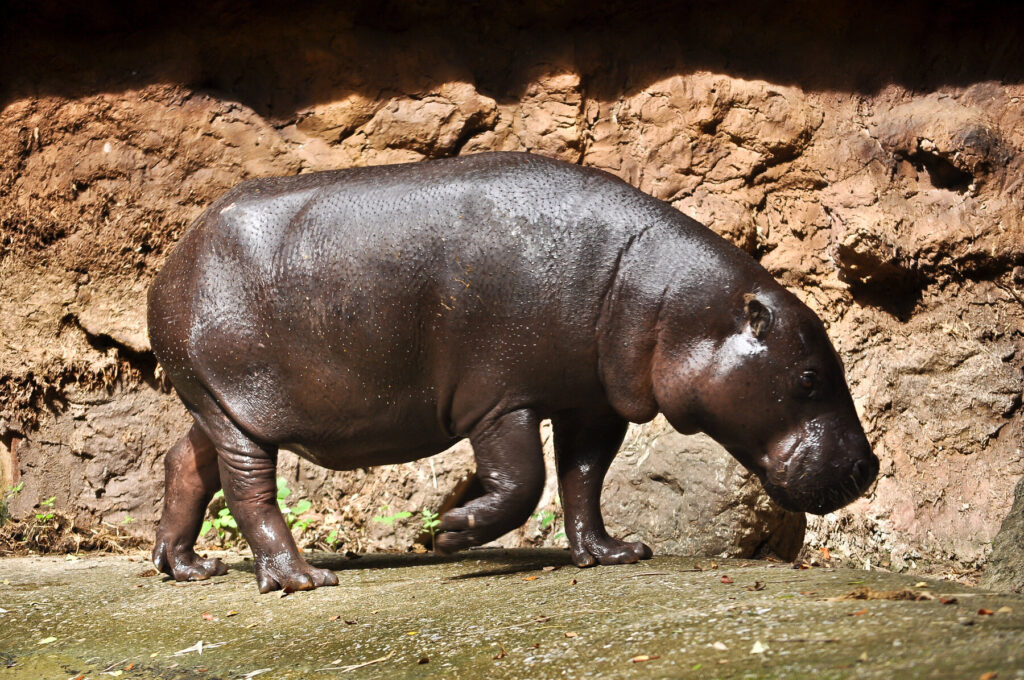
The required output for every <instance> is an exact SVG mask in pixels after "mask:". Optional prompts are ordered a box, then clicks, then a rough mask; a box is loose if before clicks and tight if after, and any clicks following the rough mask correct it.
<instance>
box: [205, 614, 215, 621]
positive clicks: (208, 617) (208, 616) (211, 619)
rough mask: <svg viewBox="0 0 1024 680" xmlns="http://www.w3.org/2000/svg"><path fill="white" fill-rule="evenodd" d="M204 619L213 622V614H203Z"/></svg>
mask: <svg viewBox="0 0 1024 680" xmlns="http://www.w3.org/2000/svg"><path fill="white" fill-rule="evenodd" d="M203 618H204V619H206V620H207V621H213V614H211V613H210V612H203Z"/></svg>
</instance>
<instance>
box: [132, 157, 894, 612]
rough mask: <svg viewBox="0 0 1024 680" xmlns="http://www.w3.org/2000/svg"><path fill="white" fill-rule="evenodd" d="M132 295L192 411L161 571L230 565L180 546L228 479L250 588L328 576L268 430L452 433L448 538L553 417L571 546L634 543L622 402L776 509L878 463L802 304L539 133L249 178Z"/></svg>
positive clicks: (327, 453)
mask: <svg viewBox="0 0 1024 680" xmlns="http://www.w3.org/2000/svg"><path fill="white" fill-rule="evenodd" d="M148 321H149V335H150V340H151V342H152V346H153V350H154V352H155V353H156V356H157V357H158V359H159V360H160V363H161V364H162V365H163V367H164V370H165V372H166V375H167V377H168V378H169V380H170V382H171V383H172V384H173V385H174V388H175V389H176V391H177V393H178V394H179V395H180V397H181V400H182V401H183V402H184V404H185V406H186V407H187V409H188V410H189V412H190V413H191V414H192V417H193V419H194V424H193V425H192V428H191V430H190V431H189V432H188V434H187V435H186V436H185V437H184V438H183V439H182V440H181V441H179V442H178V443H177V444H176V445H175V446H174V447H173V448H172V449H171V450H170V451H169V452H168V454H167V457H166V474H167V478H166V494H165V496H164V507H163V516H162V519H161V521H160V526H159V529H158V531H157V539H156V546H155V548H154V551H153V559H154V562H155V563H156V565H157V567H158V568H159V569H160V570H162V571H164V572H166V573H168V574H170V575H172V576H173V577H174V578H175V579H177V580H186V579H203V578H208V577H210V576H212V575H215V574H221V573H223V572H224V571H225V567H224V565H223V564H222V563H221V562H220V561H218V560H216V559H204V558H201V557H200V556H198V555H197V554H196V553H195V551H194V544H195V541H196V538H197V535H198V532H199V528H200V525H201V523H202V520H203V516H204V513H205V511H206V506H207V503H208V502H209V501H210V499H211V497H212V496H213V494H214V493H215V492H216V491H217V490H218V489H219V488H222V487H223V489H224V497H225V499H226V500H227V504H228V507H229V508H230V509H231V512H232V514H233V515H234V517H235V519H236V521H237V522H238V526H239V529H240V530H241V533H242V535H243V536H244V537H245V539H246V540H247V541H248V543H249V545H250V546H251V547H252V551H253V555H254V559H255V572H256V579H257V581H258V585H259V589H260V591H261V592H267V591H270V590H275V589H278V588H284V589H285V590H302V589H308V588H315V587H317V586H324V585H334V584H336V583H337V582H338V579H337V577H336V576H335V575H334V573H333V572H331V571H329V570H326V569H318V568H314V567H312V566H310V565H309V564H308V563H307V562H306V561H305V560H303V558H302V557H301V556H300V555H299V552H298V550H297V548H296V545H295V542H294V540H293V539H292V536H291V534H290V533H289V531H288V527H287V525H286V524H285V521H284V519H283V518H282V516H281V513H280V511H279V510H278V507H277V504H276V502H275V465H276V461H277V452H278V447H285V448H288V449H290V450H293V451H295V452H297V453H298V454H299V455H301V456H303V457H304V458H307V459H309V460H311V461H313V462H315V463H317V464H319V465H322V466H325V467H328V468H331V469H336V470H347V469H354V468H358V467H366V466H370V465H382V464H392V463H401V462H405V461H410V460H414V459H417V458H421V457H424V456H430V455H433V454H435V453H438V452H440V451H442V450H444V449H445V448H447V447H449V446H451V445H452V444H453V443H454V442H456V441H457V440H459V439H462V438H465V437H468V438H469V440H470V443H471V444H472V447H473V452H474V455H475V458H476V465H477V470H476V474H477V476H478V479H479V481H480V483H481V485H482V488H483V494H482V495H481V496H479V497H478V498H475V499H473V500H471V501H469V502H467V503H465V504H464V505H463V506H462V507H458V508H455V509H453V510H451V511H449V512H447V513H446V514H445V515H444V517H443V518H442V521H441V526H440V531H441V532H442V533H440V535H438V537H437V539H436V547H437V548H438V549H439V550H441V551H454V550H458V549H462V548H467V547H469V546H474V545H479V544H482V543H486V542H488V541H491V540H493V539H495V538H497V537H499V536H501V535H502V534H504V533H506V532H508V531H510V530H512V529H514V528H516V527H518V526H519V525H521V524H522V523H523V522H525V521H526V520H527V518H528V517H529V516H530V513H531V512H532V511H533V510H534V508H535V507H536V505H537V502H538V500H539V498H540V494H541V490H542V487H543V484H544V462H543V459H542V453H541V440H540V435H539V424H540V422H541V420H542V419H545V418H550V419H551V422H552V426H553V431H554V444H555V457H556V463H557V469H558V482H559V485H560V489H561V494H562V503H563V507H564V511H565V534H566V537H567V539H568V542H569V546H570V551H571V555H572V560H573V562H574V563H575V564H577V565H579V566H581V567H584V566H589V565H593V564H596V563H600V564H618V563H625V562H635V561H636V560H638V559H645V558H648V557H650V555H651V550H650V549H649V548H648V547H647V546H646V545H644V544H642V543H627V542H623V541H620V540H617V539H615V538H613V537H611V536H609V535H608V533H607V532H606V531H605V527H604V521H603V519H602V517H601V509H600V495H601V484H602V480H603V478H604V475H605V472H606V471H607V469H608V465H609V463H610V462H611V460H612V458H613V457H614V456H615V454H616V452H617V451H618V448H619V445H620V444H621V443H622V439H623V436H624V435H625V432H626V427H627V425H628V423H629V422H637V423H642V422H645V421H648V420H651V419H652V418H653V417H654V416H655V415H656V414H657V413H659V412H661V413H664V414H665V416H666V418H667V419H668V421H669V423H671V424H672V426H673V427H675V428H676V429H677V430H679V431H680V432H684V433H693V432H696V431H699V430H700V431H704V432H706V433H707V434H709V435H710V436H711V437H713V438H714V439H715V440H717V441H718V442H720V443H721V444H722V445H723V446H724V447H725V448H726V449H727V450H728V451H729V452H730V453H731V454H732V455H733V456H735V457H736V458H737V459H738V460H739V461H740V462H741V463H742V464H743V465H744V466H746V467H747V468H748V469H749V470H752V471H753V472H754V473H756V474H757V475H758V477H759V478H760V479H761V481H762V483H763V485H764V487H765V489H766V490H767V492H768V493H769V495H770V496H771V497H772V498H773V499H775V501H777V502H778V503H779V504H780V505H782V506H783V507H785V508H788V509H790V510H796V511H807V512H813V513H826V512H830V511H832V510H835V509H836V508H839V507H841V506H843V505H845V504H846V503H849V502H850V501H851V500H853V499H854V498H856V497H857V496H858V495H860V494H861V493H862V492H863V491H864V489H865V488H866V487H867V486H868V485H869V484H870V483H871V482H872V480H873V479H874V478H875V474H876V472H877V469H878V460H877V459H876V458H875V456H874V454H873V453H872V451H871V447H870V445H869V444H868V441H867V439H866V438H865V436H864V431H863V429H862V427H861V424H860V421H859V420H858V418H857V414H856V411H855V410H854V405H853V401H852V399H851V398H850V394H849V391H848V389H847V385H846V381H845V378H844V374H843V367H842V364H841V363H840V360H839V358H838V356H837V354H836V352H835V350H834V349H833V348H832V345H831V344H830V342H829V339H828V337H827V335H826V333H825V329H824V327H823V325H822V323H821V321H820V320H819V319H818V318H817V317H816V316H815V315H814V313H813V312H811V311H810V310H809V309H808V308H807V307H806V306H805V305H803V304H802V303H801V302H800V301H799V300H797V298H796V297H794V296H793V295H792V294H791V293H789V292H788V291H786V290H785V289H784V288H783V287H782V286H781V285H779V284H778V283H777V282H776V281H775V280H774V279H773V278H772V277H771V276H770V275H769V274H768V273H767V272H766V271H765V270H764V269H763V268H762V267H761V266H760V265H759V264H758V263H757V262H756V261H755V260H754V259H752V258H751V257H749V256H748V255H747V254H746V253H744V252H743V251H741V250H739V249H738V248H736V247H734V246H732V245H731V244H729V243H728V242H726V241H725V240H724V239H722V238H721V237H719V236H718V235H716V234H715V233H713V232H712V231H710V230H709V229H707V228H706V227H704V226H702V225H701V224H699V223H697V222H695V221H694V220H692V219H690V218H689V217H686V216H685V215H683V214H682V213H680V212H679V211H677V210H675V209H674V208H672V207H671V206H670V205H668V204H667V203H664V202H662V201H660V200H657V199H655V198H652V197H650V196H648V195H646V194H644V193H642V192H640V191H638V190H637V189H635V188H633V187H632V186H630V185H629V184H627V183H625V182H623V181H621V180H619V179H617V178H615V177H613V176H612V175H610V174H607V173H605V172H602V171H599V170H595V169H589V168H583V167H579V166H576V165H571V164H569V163H564V162H560V161H555V160H550V159H547V158H543V157H539V156H536V155H530V154H521V153H482V154H477V155H471V156H465V157H460V158H452V159H447V160H438V161H428V162H422V163H414V164H404V165H389V166H380V167H368V168H355V169H348V170H338V171H331V172H319V173H311V174H306V175H299V176H294V177H280V178H267V179H255V180H248V181H245V182H243V183H241V184H240V185H238V186H237V187H235V188H234V189H232V190H231V191H229V192H228V193H227V194H225V195H224V196H223V197H222V198H220V199H219V200H217V201H216V202H215V203H214V204H213V205H212V206H211V207H210V208H209V209H208V210H206V212H204V213H203V215H202V216H200V217H199V219H197V220H196V222H195V223H194V224H193V225H192V226H191V228H190V229H189V230H188V231H187V232H186V233H185V235H184V236H182V238H181V240H180V241H179V242H178V244H177V246H176V247H175V248H174V251H173V252H172V253H171V254H170V255H169V256H168V258H167V263H166V265H165V266H164V268H163V270H162V271H161V272H160V274H159V275H158V276H157V277H156V280H155V281H154V282H153V285H152V288H151V289H150V291H149V312H148Z"/></svg>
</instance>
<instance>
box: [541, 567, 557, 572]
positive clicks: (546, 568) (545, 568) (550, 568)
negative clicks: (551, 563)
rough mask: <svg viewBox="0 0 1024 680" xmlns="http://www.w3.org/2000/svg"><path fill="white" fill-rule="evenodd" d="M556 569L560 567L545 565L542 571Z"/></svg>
mask: <svg viewBox="0 0 1024 680" xmlns="http://www.w3.org/2000/svg"><path fill="white" fill-rule="evenodd" d="M555 569H558V567H544V568H543V569H541V571H554V570H555Z"/></svg>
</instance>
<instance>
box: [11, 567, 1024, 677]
mask: <svg viewBox="0 0 1024 680" xmlns="http://www.w3.org/2000/svg"><path fill="white" fill-rule="evenodd" d="M222 558H223V559H225V560H226V561H227V562H228V564H229V566H230V568H231V571H230V572H229V573H228V574H227V575H226V576H222V577H218V578H214V579H212V580H210V581H205V582H198V583H185V584H178V583H174V582H172V581H168V580H166V579H165V578H164V577H163V576H162V575H156V574H153V572H152V569H151V565H150V564H149V562H148V560H147V559H146V556H145V554H144V553H141V552H140V553H135V554H130V555H121V556H102V555H98V556H82V557H80V558H78V559H73V560H69V559H68V558H65V557H19V558H6V559H2V560H0V680H7V679H9V678H19V679H20V678H25V679H35V678H58V679H60V680H65V679H68V678H81V680H84V679H85V678H93V679H96V680H100V679H105V678H108V677H120V678H125V679H128V678H145V679H150V678H164V679H168V680H171V679H178V678H224V679H229V678H230V679H237V678H260V680H271V679H276V678H282V679H284V678H337V677H358V678H388V679H392V678H474V679H475V678H530V679H533V678H676V677H681V678H688V677H692V678H776V677H778V678H782V677H785V678H815V679H816V680H820V679H823V678H901V679H905V678H918V677H922V678H930V677H935V678H982V677H987V678H993V677H998V678H1000V679H1005V678H1024V596H1021V595H1009V594H1001V593H990V592H986V591H983V590H978V589H972V588H969V587H966V586H963V585H960V584H956V583H950V582H945V581H941V580H936V579H926V580H924V581H921V580H919V579H920V577H914V576H902V575H897V574H891V573H887V572H879V571H859V570H853V569H819V568H814V569H794V568H793V567H792V566H791V565H789V564H780V563H771V562H761V561H744V560H714V561H712V560H709V559H694V558H682V557H656V558H655V559H653V560H650V561H646V562H643V563H641V564H635V565H624V566H617V567H599V568H595V569H586V570H581V569H577V568H575V567H573V566H572V565H571V564H570V563H569V559H568V553H567V552H565V551H560V550H510V551H506V550H474V551H469V552H465V553H461V554H459V555H456V556H453V557H446V558H440V557H436V556H433V555H429V554H427V555H413V554H405V555H394V554H381V555H366V556H363V557H360V558H358V559H348V558H344V557H341V556H337V555H328V554H316V555H312V556H311V561H312V562H313V563H314V564H317V565H319V566H326V567H330V568H331V569H334V570H336V572H337V574H338V578H339V581H340V583H339V585H338V586H336V587H333V588H322V589H318V590H315V591H312V592H305V593H292V594H289V595H286V596H283V597H281V596H279V594H278V593H271V594H267V595H260V594H259V593H258V591H257V589H256V582H255V579H254V577H253V573H252V562H251V561H250V560H248V559H246V558H245V557H244V556H242V555H239V554H237V553H225V554H224V555H222ZM860 597H867V598H871V599H848V598H860ZM991 673H995V674H997V675H986V674H991Z"/></svg>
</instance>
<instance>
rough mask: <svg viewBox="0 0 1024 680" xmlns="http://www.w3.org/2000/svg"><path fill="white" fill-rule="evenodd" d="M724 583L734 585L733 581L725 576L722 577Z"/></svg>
mask: <svg viewBox="0 0 1024 680" xmlns="http://www.w3.org/2000/svg"><path fill="white" fill-rule="evenodd" d="M722 583H732V579H731V578H729V577H728V576H723V577H722Z"/></svg>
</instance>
